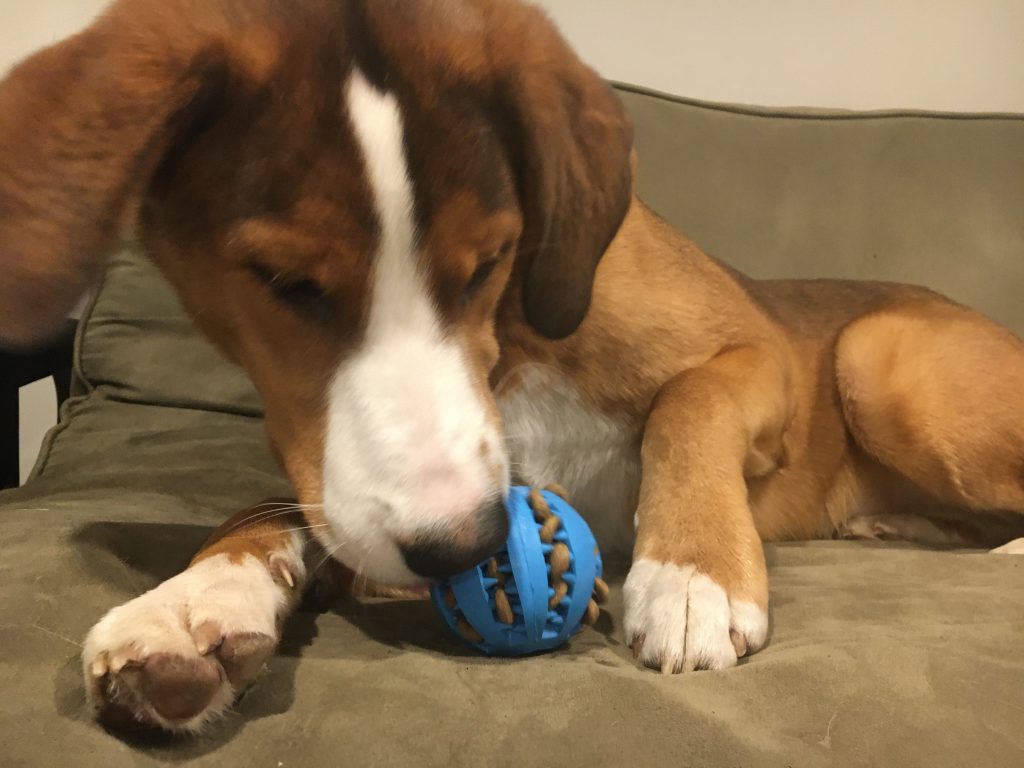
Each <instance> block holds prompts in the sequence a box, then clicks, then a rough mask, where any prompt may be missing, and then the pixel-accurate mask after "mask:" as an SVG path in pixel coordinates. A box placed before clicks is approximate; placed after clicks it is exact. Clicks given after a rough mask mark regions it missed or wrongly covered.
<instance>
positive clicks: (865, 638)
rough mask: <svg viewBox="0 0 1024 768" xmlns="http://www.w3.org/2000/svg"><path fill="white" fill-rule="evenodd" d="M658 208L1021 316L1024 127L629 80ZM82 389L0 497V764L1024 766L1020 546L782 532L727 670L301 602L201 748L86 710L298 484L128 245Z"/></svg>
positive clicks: (727, 253) (597, 634)
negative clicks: (694, 669) (149, 593)
mask: <svg viewBox="0 0 1024 768" xmlns="http://www.w3.org/2000/svg"><path fill="white" fill-rule="evenodd" d="M623 97H624V99H625V101H626V103H627V105H628V106H629V108H630V109H631V110H632V112H633V114H634V115H635V116H636V118H637V123H638V143H639V150H640V157H641V177H640V183H641V194H642V195H643V196H644V197H645V198H646V199H648V200H649V201H650V202H651V203H652V204H653V205H654V206H655V208H656V209H658V210H659V211H661V212H662V213H663V214H664V215H666V216H667V217H668V218H669V219H670V220H672V221H673V222H674V223H676V224H677V225H680V226H681V227H682V228H683V229H684V231H686V232H687V233H688V234H690V235H691V237H693V238H694V239H695V240H696V241H697V242H698V243H700V244H702V245H703V246H705V247H706V248H707V249H708V250H709V251H711V252H713V253H715V254H716V255H718V256H719V257H721V258H724V259H726V260H728V261H730V262H732V263H733V264H735V265H736V266H738V267H740V268H743V269H746V270H749V271H750V272H751V273H752V274H754V275H757V276H769V275H779V276H783V275H793V276H824V275H835V276H846V277H865V278H868V277H870V278H896V279H902V280H909V281H914V282H921V283H926V284H930V285H933V286H934V287H936V288H939V289H941V290H944V291H946V292H947V293H950V294H951V295H953V296H954V297H956V298H958V299H961V300H964V301H966V302H969V303H972V304H973V305H975V306H977V307H978V308H979V309H982V310H983V311H986V312H988V313H990V314H991V315H992V316H994V317H996V318H997V319H1000V320H1001V321H1003V322H1005V323H1007V324H1008V325H1009V326H1010V327H1011V328H1013V329H1014V330H1016V331H1017V332H1018V333H1019V332H1021V331H1022V330H1024V300H1022V299H1021V297H1022V296H1024V226H1022V225H1021V222H1022V221H1024V219H1022V216H1024V213H1022V212H1024V172H1022V171H1024V167H1022V162H1024V120H1022V119H1021V118H1018V117H983V116H973V117H961V118H951V117H947V116H927V115H914V116H859V115H858V116H854V115H847V114H842V113H839V114H835V115H826V114H820V113H791V114H771V113H767V112H759V111H757V110H744V109H734V108H723V107H717V106H713V105H701V104H697V103H693V102H681V101H674V100H670V99H667V98H662V97H659V96H656V95H651V94H644V93H639V92H635V91H630V92H624V93H623ZM75 372H76V384H75V390H76V391H75V396H74V397H73V399H72V400H71V401H69V402H68V403H67V404H66V405H65V407H64V409H63V411H62V414H61V423H60V425H59V426H58V427H57V428H56V429H55V430H53V432H52V433H51V434H50V436H49V437H48V440H47V443H46V445H45V446H44V449H43V451H42V454H41V456H40V459H39V463H38V464H37V466H36V469H35V472H34V474H33V478H32V479H31V481H30V482H29V483H28V484H27V485H26V486H25V487H23V488H21V489H18V490H15V491H11V492H7V493H5V494H3V495H0V649H2V650H0V691H2V693H0V765H3V766H34V765H40V766H50V765H69V766H76V765H83V766H93V765H95V766H103V768H116V767H120V766H156V765H178V764H189V765H192V764H194V765H204V766H218V768H220V767H223V766H241V765H253V766H271V768H273V767H274V766H341V765H353V766H363V765H398V766H419V765H427V766H471V765H472V766H481V765H484V766H517V767H520V766H548V765H615V766H617V765H631V766H632V765H635V766H647V765H677V766H682V765H693V766H827V765H841V766H881V765H892V766H930V767H933V766H975V765H977V766H1019V765H1022V764H1024V652H1022V650H1021V648H1022V641H1024V558H1017V557H1010V556H992V555H986V554H983V553H978V552H931V551H925V550H922V549H918V548H915V547H910V546H900V545H865V544H854V543H846V542H816V543H807V544H786V545H774V546H768V547H767V556H768V562H769V567H770V571H771V584H772V616H771V618H772V634H771V642H770V644H769V646H768V647H767V648H766V649H765V650H764V651H762V652H760V653H758V654H756V655H755V656H753V657H752V658H750V659H749V660H746V661H744V662H743V663H741V664H740V666H738V667H737V668H735V669H732V670H729V671H726V672H721V673H699V674H691V675H683V676H661V675H659V674H657V673H654V672H650V671H647V670H641V669H638V668H637V667H636V665H635V663H634V662H633V660H632V658H631V657H630V654H629V651H628V649H627V648H625V647H624V645H623V641H622V637H621V636H620V621H621V615H622V613H621V610H622V606H621V594H620V591H619V587H620V585H621V575H620V576H619V577H618V578H613V594H612V600H611V604H610V605H609V607H608V611H607V612H606V613H605V615H603V617H602V619H601V621H600V622H599V624H598V626H597V628H596V629H587V630H584V632H583V633H582V634H581V635H579V636H578V638H577V639H576V640H575V641H574V642H573V643H572V644H571V645H570V646H569V647H568V648H567V649H565V650H562V651H559V652H556V653H552V654H549V655H545V656H540V657H533V658H529V659H524V660H518V661H505V660H493V659H487V658H483V657H481V656H479V655H477V654H476V653H474V652H471V651H468V650H467V649H465V648H464V647H463V646H462V645H460V644H459V642H458V641H456V640H454V639H452V638H451V637H449V636H448V635H447V633H446V630H445V628H444V627H443V626H442V624H441V621H440V620H439V619H438V618H437V617H435V616H434V613H433V610H432V609H431V607H430V606H429V605H428V604H426V603H418V602H402V601H380V600H373V601H356V600H347V601H342V602H340V603H338V604H337V605H336V606H335V607H334V608H333V609H332V610H331V611H329V612H327V613H325V614H316V613H311V612H300V613H299V614H298V615H297V616H296V617H295V618H294V620H292V621H291V622H290V623H289V624H288V626H287V628H286V632H285V639H284V642H283V643H282V647H281V649H280V652H279V653H278V655H277V656H276V657H275V658H274V659H273V660H272V661H271V663H270V665H269V669H268V671H267V673H266V674H265V675H264V677H263V678H262V679H261V680H260V681H259V683H258V684H257V685H256V687H255V688H254V689H253V690H252V691H251V692H250V693H249V694H248V695H247V696H246V697H245V698H244V699H243V700H242V701H241V702H240V703H239V704H238V706H237V708H236V710H235V712H234V713H233V714H232V715H231V716H230V717H229V718H228V719H227V720H226V721H224V722H222V723H220V724H218V725H217V726H215V727H213V728H211V729H210V731H209V732H208V733H207V734H206V735H204V736H202V737H199V738H190V739H176V738H156V739H154V738H125V737H123V736H117V735H112V734H109V733H106V732H104V731H103V729H101V728H100V727H99V726H97V725H96V724H94V723H93V721H92V719H91V716H90V713H89V712H88V711H87V710H86V707H85V703H84V691H83V688H82V684H81V681H80V662H79V658H78V653H79V650H80V649H79V646H78V644H79V643H80V642H81V639H82V638H83V636H84V634H85V633H86V632H87V630H88V629H89V627H90V626H91V625H92V624H93V623H94V622H95V621H96V620H97V619H98V618H99V617H100V616H101V615H102V614H103V613H104V612H105V611H106V610H108V609H109V608H111V607H113V606H114V605H117V604H119V603H121V602H124V601H126V600H128V599H130V598H131V597H133V596H135V595H137V594H139V593H141V592H143V591H145V590H146V589H149V588H151V587H153V586H155V585H156V584H158V583H159V582H160V581H161V580H162V579H165V578H167V577H169V576H171V575H173V574H174V573H176V572H177V571H179V570H180V569H181V568H182V567H183V566H184V565H185V564H186V563H187V562H188V560H189V559H190V558H191V556H192V555H193V554H194V552H195V551H196V549H197V548H198V547H199V545H200V544H201V542H202V541H203V539H204V538H205V537H206V536H207V535H208V534H209V532H210V531H211V529H212V528H213V527H214V526H215V525H217V524H218V523H219V522H221V521H222V520H223V519H224V518H225V517H226V516H227V515H228V514H230V513H231V512H233V511H236V510H237V509H239V508H242V507H243V506H246V505H249V504H251V503H254V502H257V501H259V500H260V499H262V498H265V497H267V496H272V495H281V494H287V493H288V486H287V483H286V481H285V480H284V479H283V478H282V477H281V475H280V473H279V471H278V469H277V467H276V466H275V464H274V462H273V460H272V459H271V457H270V454H269V451H268V449H267V447H266V444H265V439H264V435H263V428H262V424H261V422H260V418H259V413H260V404H259V399H258V397H257V396H256V394H255V393H254V391H253V389H252V387H251V386H250V385H249V383H248V382H247V380H246V379H245V376H244V374H243V373H242V372H241V371H239V370H237V369H235V368H233V367H232V366H230V365H229V364H227V363H225V362H224V361H223V360H221V359H220V358H219V357H218V355H217V353H216V352H214V351H213V350H212V349H211V348H210V346H209V345H208V344H207V343H206V342H205V341H204V340H203V339H202V338H201V337H200V336H199V335H198V334H197V333H196V331H195V330H194V329H193V328H192V326H191V323H190V321H189V320H188V318H186V317H185V316H184V314H183V312H182V311H181V309H180V306H179V304H178V302H177V300H176V299H175V298H174V296H173V295H172V294H171V292H170V290H169V288H168V287H167V285H166V284H165V283H164V281H163V279H162V278H161V277H160V276H159V275H158V273H157V272H156V270H155V269H154V268H153V267H152V266H150V265H149V264H148V263H147V262H146V261H145V260H144V259H143V258H141V257H140V256H139V255H138V254H136V253H134V252H133V251H132V250H131V249H130V248H126V249H125V250H123V251H121V252H120V253H118V254H117V255H116V256H114V257H113V258H112V260H111V263H110V267H109V269H108V271H107V274H106V278H105V280H104V283H103V286H102V290H101V291H100V293H99V295H98V298H97V299H96V301H95V303H94V305H93V307H92V308H91V309H90V311H89V313H88V314H87V316H86V318H85V319H84V322H83V323H82V326H81V329H80V334H79V340H78V345H77V352H76V360H75Z"/></svg>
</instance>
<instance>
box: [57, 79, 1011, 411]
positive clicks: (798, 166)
mask: <svg viewBox="0 0 1024 768" xmlns="http://www.w3.org/2000/svg"><path fill="white" fill-rule="evenodd" d="M620 92H621V94H622V98H623V100H624V101H625V104H626V106H627V107H628V108H629V110H630V111H631V112H632V114H633V116H634V118H635V121H636V126H637V145H638V150H639V154H640V179H639V183H640V194H641V196H642V197H643V198H644V199H645V200H647V202H649V203H650V204H651V205H652V206H653V207H654V208H655V209H656V210H658V211H659V212H660V213H661V214H662V215H664V216H665V217H666V218H667V219H669V220H670V221H671V222H673V223H674V224H675V225H676V226H678V227H680V228H681V229H683V231H685V232H686V233H687V234H688V235H689V236H690V237H692V238H693V239H694V240H695V241H696V242H697V243H698V244H699V245H701V246H702V247H703V248H704V249H705V250H707V251H708V252H710V253H712V254H714V255H715V256H718V257H719V258H722V259H724V260H725V261H727V262H730V263H731V264H733V265H734V266H736V267H737V268H739V269H741V270H743V271H745V272H747V273H748V274H750V275H752V276H755V277H782V276H789V277H847V278H869V279H882V280H899V281H905V282H913V283H920V284H924V285H928V286H931V287H933V288H936V289H937V290H939V291H942V292H943V293H946V294H948V295H949V296H952V297H953V298H955V299H957V300H959V301H962V302H964V303H966V304H970V305H971V306H974V307H976V308H978V309H980V310H982V311H983V312H985V313H987V314H989V315H990V316H992V317H993V318H995V319H997V320H999V321H1001V322H1003V323H1005V324H1006V325H1008V326H1009V327H1010V328H1011V329H1013V330H1014V331H1016V332H1017V333H1019V334H1024V117H1020V116H978V115H960V116H951V115H928V114H923V113H921V114H858V113H837V112H828V113H825V112H808V111H778V110H775V111H768V110H757V109H748V108H736V107H727V106H721V105H714V104H702V103H698V102H693V101H687V100H681V99H673V98H670V97H665V96H661V95H657V94H651V93H646V92H643V91H640V90H637V89H632V88H629V87H625V86H623V87H622V88H621V89H620ZM77 370H78V375H79V379H80V380H81V381H82V382H83V383H84V384H85V386H97V387H102V388H103V389H104V391H105V392H107V393H109V394H110V395H111V396H112V397H116V398H118V399H123V400H131V401H137V402H145V403H154V404H157V405H170V406H187V407H193V408H205V409H214V410H230V411H236V412H239V413H245V414H253V415H255V414H258V413H259V410H260V403H259V398H258V396H257V395H256V393H255V391H254V390H253V388H252V386H251V385H250V384H249V382H248V380H247V379H246V377H245V375H244V373H243V372H242V371H240V370H239V369H238V368H236V367H234V366H232V365H230V364H228V363H227V362H225V361H224V360H223V359H222V358H220V356H219V355H218V354H217V352H215V351H214V350H213V349H212V347H211V346H210V345H209V344H208V343H207V342H206V341H205V340H203V339H202V338H201V337H200V336H199V334H198V333H197V332H196V330H195V329H194V327H193V326H192V323H191V321H190V320H189V319H188V318H187V317H186V316H185V314H184V313H183V311H182V309H181V306H180V304H179V303H178V301H177V299H176V298H175V296H174V295H173V294H172V292H171V290H170V288H169V287H168V286H167V284H166V283H165V282H164V281H163V279H162V278H161V277H160V275H159V273H158V272H157V271H156V270H155V269H154V268H153V266H152V265H150V264H149V263H148V262H147V261H146V260H145V259H143V258H141V257H140V256H139V255H138V254H137V253H135V252H133V251H132V250H130V249H126V250H124V251H122V252H121V253H119V254H117V255H116V256H115V257H114V258H113V259H112V260H111V265H110V268H109V269H108V271H107V274H106V279H105V281H104V284H103V286H102V289H101V291H100V293H99V295H98V297H97V299H96V301H95V303H94V306H93V307H92V310H91V312H90V313H89V314H88V315H87V318H86V322H85V323H84V324H83V329H82V332H81V334H80V338H79V347H78V356H77Z"/></svg>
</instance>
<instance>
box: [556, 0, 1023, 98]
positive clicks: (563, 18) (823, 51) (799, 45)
mask: <svg viewBox="0 0 1024 768" xmlns="http://www.w3.org/2000/svg"><path fill="white" fill-rule="evenodd" d="M540 5H542V6H544V7H545V8H546V9H547V10H548V11H549V12H550V13H551V15H552V16H553V17H554V18H555V20H556V21H558V22H559V23H560V24H561V26H562V28H563V30H564V32H565V33H566V35H567V37H568V38H569V40H570V41H571V42H572V43H574V44H575V45H576V47H577V49H578V50H579V51H580V52H581V53H582V55H583V56H584V58H585V59H587V60H588V61H589V62H590V63H592V64H593V65H595V66H596V67H597V68H598V69H599V70H600V71H601V73H602V74H603V75H605V76H606V77H610V78H613V79H618V80H625V81H627V82H632V83H639V84H643V85H647V86H650V87H653V88H657V89H659V90H663V91H668V92H670V93H676V94H680V95H684V96H691V97H695V98H701V99H710V100H716V101H730V102H741V103H748V104H762V105H767V106H816V107H841V108H849V109H879V108H893V107H906V108H910V107H914V108H920V109H939V110H956V111H987V110H992V111H1004V110H1007V111H1018V112H1024V87H1022V81H1021V76H1022V73H1024V2H1022V0H634V1H632V2H631V1H630V0H540Z"/></svg>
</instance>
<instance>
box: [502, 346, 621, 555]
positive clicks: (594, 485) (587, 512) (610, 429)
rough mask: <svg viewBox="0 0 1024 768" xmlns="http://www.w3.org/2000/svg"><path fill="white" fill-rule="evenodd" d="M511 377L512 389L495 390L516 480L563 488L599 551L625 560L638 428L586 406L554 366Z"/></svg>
mask: <svg viewBox="0 0 1024 768" xmlns="http://www.w3.org/2000/svg"><path fill="white" fill-rule="evenodd" d="M515 376H516V383H515V384H514V385H513V386H512V387H509V388H508V389H507V390H506V391H502V390H501V388H499V392H498V407H499V409H500V411H501V415H502V419H503V421H504V427H505V434H506V440H507V443H508V449H509V454H510V458H511V462H512V474H513V476H514V477H516V478H517V479H518V481H520V482H523V483H527V484H531V485H534V484H546V483H558V484H559V485H562V486H564V487H565V488H566V490H568V491H569V494H570V498H571V500H572V503H573V506H574V507H576V509H578V510H579V511H580V513H581V514H582V515H583V516H584V517H585V518H586V520H587V522H588V523H589V525H590V527H591V529H592V530H593V531H594V535H595V536H596V537H597V541H598V544H599V545H600V547H601V550H602V552H604V553H605V554H606V555H616V556H628V555H629V554H630V552H631V549H632V542H633V513H634V511H635V509H636V503H637V494H638V492H639V487H640V438H641V427H640V425H638V424H633V423H630V422H629V421H627V420H625V419H615V418H612V417H609V416H607V415H605V414H602V413H600V412H598V411H597V410H595V409H594V408H592V407H590V406H589V405H588V404H587V403H585V402H584V401H583V400H582V399H581V397H580V396H579V393H578V392H577V391H576V390H575V389H574V388H573V386H572V384H571V383H570V382H569V381H568V380H567V379H565V378H564V377H563V376H562V375H561V374H560V373H558V372H557V371H555V370H553V369H549V368H546V367H541V366H536V367H529V368H528V369H527V370H525V371H524V370H523V369H519V370H517V371H516V374H515Z"/></svg>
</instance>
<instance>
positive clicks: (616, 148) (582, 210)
mask: <svg viewBox="0 0 1024 768" xmlns="http://www.w3.org/2000/svg"><path fill="white" fill-rule="evenodd" d="M353 8H354V9H355V11H356V13H355V15H354V18H355V21H354V25H355V26H354V29H355V32H354V34H355V35H356V36H357V38H358V39H359V40H360V41H361V43H362V45H363V47H364V48H367V49H370V50H372V49H374V48H379V50H377V51H375V52H373V53H372V54H371V55H368V56H365V58H367V59H368V60H367V61H362V62H360V65H361V66H370V67H371V68H374V67H376V68H378V69H380V70H381V71H380V72H378V79H380V80H381V82H382V83H383V85H384V86H385V87H402V84H403V81H404V87H406V88H412V89H413V90H416V89H417V88H419V89H423V93H422V94H421V99H422V102H423V104H430V103H431V101H432V100H434V99H438V98H441V97H442V96H443V91H444V90H445V89H446V88H452V89H456V90H459V89H463V90H464V89H466V88H467V87H468V88H471V89H473V90H474V91H476V92H478V93H481V94H484V95H485V98H486V99H488V101H489V102H490V106H491V107H492V109H493V111H494V113H495V122H496V123H498V124H499V125H498V126H497V127H498V128H499V129H500V130H501V131H502V133H503V134H504V136H505V139H506V143H507V145H508V150H509V154H510V155H511V157H512V161H513V166H514V171H515V174H516V177H517V181H518V184H519V197H520V207H521V208H522V211H523V214H524V222H523V223H524V230H523V236H522V238H521V241H520V248H519V255H520V259H521V264H520V270H519V271H520V272H521V273H522V274H523V285H522V294H523V302H524V309H525V312H526V318H527V320H528V321H529V322H530V324H531V325H533V326H534V327H535V328H536V329H537V330H538V331H539V332H541V333H542V334H544V335H546V336H548V337H551V338H561V337H564V336H567V335H569V334H570V333H572V332H573V331H574V330H576V328H577V327H578V326H579V324H580V323H581V322H582V321H583V318H584V317H585V316H586V314H587V310H588V308H589V307H590V297H591V291H592V289H593V280H594V272H595V271H596V269H597V264H598V262H599V261H600V259H601V256H602V255H603V253H604V251H605V249H606V248H607V247H608V244H609V243H610V242H611V240H612V238H613V237H614V236H615V233H616V232H617V231H618V229H619V226H620V225H621V224H622V220H623V218H624V217H625V215H626V211H627V210H628V208H629V204H630V201H631V199H632V167H631V156H630V155H631V151H632V145H633V127H632V123H631V122H630V120H629V117H628V116H627V114H626V111H625V109H624V108H623V106H622V104H621V103H620V102H619V100H618V98H617V97H616V95H615V93H614V92H613V91H612V89H611V88H610V87H609V86H608V85H607V83H605V82H604V81H603V80H602V79H601V78H600V77H599V76H598V75H597V73H596V72H594V71H593V70H591V69H590V68H589V67H587V66H586V65H585V64H583V63H582V62H581V61H580V60H579V58H577V56H576V54H575V53H573V51H572V49H571V48H570V47H569V46H568V44H567V43H566V42H565V40H563V39H562V36H561V35H560V34H559V33H558V30H557V29H555V26H554V25H553V24H552V23H551V21H550V20H549V19H548V18H547V16H546V15H545V14H544V12H543V11H541V10H540V9H539V8H537V7H536V6H533V5H531V4H528V3H523V2H518V0H416V2H408V1H407V0H372V2H371V1H370V0H353ZM394 72H397V73H398V74H399V78H398V80H397V81H396V80H394V79H389V78H390V76H391V74H392V73H394Z"/></svg>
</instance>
